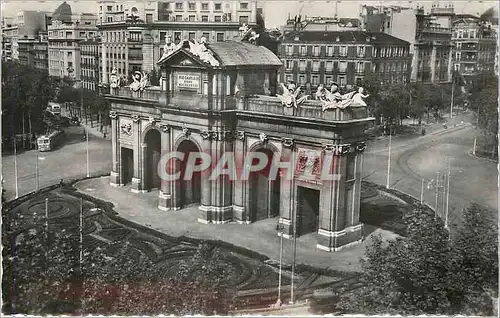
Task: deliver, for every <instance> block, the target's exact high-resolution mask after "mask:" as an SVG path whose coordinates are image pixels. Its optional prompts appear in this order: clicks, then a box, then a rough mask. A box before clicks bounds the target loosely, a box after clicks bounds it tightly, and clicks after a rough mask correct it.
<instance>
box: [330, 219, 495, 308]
mask: <svg viewBox="0 0 500 318" xmlns="http://www.w3.org/2000/svg"><path fill="white" fill-rule="evenodd" d="M404 221H405V224H406V227H407V233H406V234H407V236H406V237H405V238H397V239H395V240H391V241H388V242H383V241H382V240H381V239H380V238H375V239H374V242H373V244H372V245H371V246H369V247H368V248H367V251H366V254H365V258H364V259H363V261H362V266H363V274H362V282H363V283H364V286H363V287H362V288H360V289H357V290H355V291H352V292H349V293H347V294H345V295H343V296H342V297H341V300H340V302H339V303H338V308H339V309H340V310H342V311H343V312H347V313H359V314H372V315H373V314H385V313H388V314H402V315H421V314H445V315H453V314H459V313H468V314H478V313H481V314H491V313H492V312H491V310H492V306H491V299H490V300H489V301H488V299H487V297H485V293H484V292H483V291H482V290H481V289H478V288H476V287H475V286H474V285H472V286H470V285H467V283H466V282H467V279H465V278H463V277H461V274H464V273H463V272H457V269H458V268H457V267H456V266H457V264H458V265H459V264H460V263H459V262H457V260H456V259H457V258H456V257H453V256H454V255H456V252H455V251H454V248H453V243H452V241H451V240H450V239H449V235H448V231H447V230H445V229H444V226H443V222H442V221H441V220H440V219H437V220H436V219H435V218H434V216H433V215H429V214H426V213H423V212H422V211H421V210H420V209H416V210H414V211H413V212H411V213H409V214H408V215H405V217H404ZM464 243H465V241H464ZM459 254H460V253H459ZM475 270H476V271H477V270H478V269H477V268H476V269H475ZM469 278H470V277H469Z"/></svg>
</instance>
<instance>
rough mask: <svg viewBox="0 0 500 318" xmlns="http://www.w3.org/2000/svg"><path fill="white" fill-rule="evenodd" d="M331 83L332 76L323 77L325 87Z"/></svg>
mask: <svg viewBox="0 0 500 318" xmlns="http://www.w3.org/2000/svg"><path fill="white" fill-rule="evenodd" d="M331 82H333V76H330V75H328V76H325V85H330V83H331Z"/></svg>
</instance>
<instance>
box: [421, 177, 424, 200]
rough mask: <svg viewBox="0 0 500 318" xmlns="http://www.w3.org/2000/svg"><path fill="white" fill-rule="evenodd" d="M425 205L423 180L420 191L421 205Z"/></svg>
mask: <svg viewBox="0 0 500 318" xmlns="http://www.w3.org/2000/svg"><path fill="white" fill-rule="evenodd" d="M422 203H424V179H422V187H421V189H420V204H422Z"/></svg>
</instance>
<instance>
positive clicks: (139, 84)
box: [130, 71, 148, 92]
mask: <svg viewBox="0 0 500 318" xmlns="http://www.w3.org/2000/svg"><path fill="white" fill-rule="evenodd" d="M147 85H148V76H147V74H146V73H141V72H139V71H135V72H134V75H132V83H131V84H130V89H131V90H133V91H134V92H137V91H139V90H141V91H142V90H144V88H146V86H147Z"/></svg>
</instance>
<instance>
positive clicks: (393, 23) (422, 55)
mask: <svg viewBox="0 0 500 318" xmlns="http://www.w3.org/2000/svg"><path fill="white" fill-rule="evenodd" d="M360 16H361V19H360V20H361V28H362V29H363V30H365V31H378V32H385V33H387V34H390V35H392V36H395V37H397V38H400V39H402V40H405V41H408V42H409V43H410V54H412V55H413V59H412V68H411V69H412V73H411V80H412V81H414V82H422V83H450V82H451V72H452V66H451V65H452V64H451V46H452V45H451V27H452V19H453V16H454V9H453V7H452V6H446V7H444V8H441V7H439V6H438V5H433V7H432V9H431V12H430V14H425V12H424V9H423V7H417V8H416V9H413V8H406V7H396V6H392V7H373V6H362V7H361V14H360Z"/></svg>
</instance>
